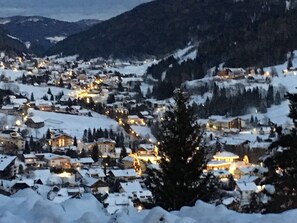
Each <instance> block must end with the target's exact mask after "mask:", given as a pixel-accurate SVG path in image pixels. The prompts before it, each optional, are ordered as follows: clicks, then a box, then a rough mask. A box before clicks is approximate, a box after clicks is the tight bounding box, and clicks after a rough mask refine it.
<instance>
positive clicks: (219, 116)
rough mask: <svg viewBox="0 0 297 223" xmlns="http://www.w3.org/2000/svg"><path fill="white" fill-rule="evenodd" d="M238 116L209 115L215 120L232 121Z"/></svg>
mask: <svg viewBox="0 0 297 223" xmlns="http://www.w3.org/2000/svg"><path fill="white" fill-rule="evenodd" d="M237 118H238V117H226V116H221V115H211V116H209V117H208V120H212V121H215V122H231V121H233V120H234V119H237Z"/></svg>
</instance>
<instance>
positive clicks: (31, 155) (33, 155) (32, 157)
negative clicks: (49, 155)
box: [23, 153, 36, 159]
mask: <svg viewBox="0 0 297 223" xmlns="http://www.w3.org/2000/svg"><path fill="white" fill-rule="evenodd" d="M23 156H24V158H25V159H35V158H36V156H35V154H33V153H30V154H23Z"/></svg>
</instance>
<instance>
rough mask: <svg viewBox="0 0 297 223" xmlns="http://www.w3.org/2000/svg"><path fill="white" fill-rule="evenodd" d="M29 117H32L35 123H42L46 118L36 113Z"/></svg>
mask: <svg viewBox="0 0 297 223" xmlns="http://www.w3.org/2000/svg"><path fill="white" fill-rule="evenodd" d="M28 119H31V120H32V121H33V122H34V123H42V122H44V120H43V119H42V118H41V117H38V116H36V115H34V116H32V117H29V118H28Z"/></svg>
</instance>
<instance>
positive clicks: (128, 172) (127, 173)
mask: <svg viewBox="0 0 297 223" xmlns="http://www.w3.org/2000/svg"><path fill="white" fill-rule="evenodd" d="M110 172H111V173H112V174H113V175H114V176H115V177H137V174H136V172H135V170H134V169H124V170H120V169H117V170H110Z"/></svg>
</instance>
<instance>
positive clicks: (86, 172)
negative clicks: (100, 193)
mask: <svg viewBox="0 0 297 223" xmlns="http://www.w3.org/2000/svg"><path fill="white" fill-rule="evenodd" d="M78 172H79V173H80V175H81V176H83V177H84V176H96V177H105V174H104V171H103V169H102V168H101V167H96V168H95V167H94V168H89V169H87V168H83V169H79V170H78Z"/></svg>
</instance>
